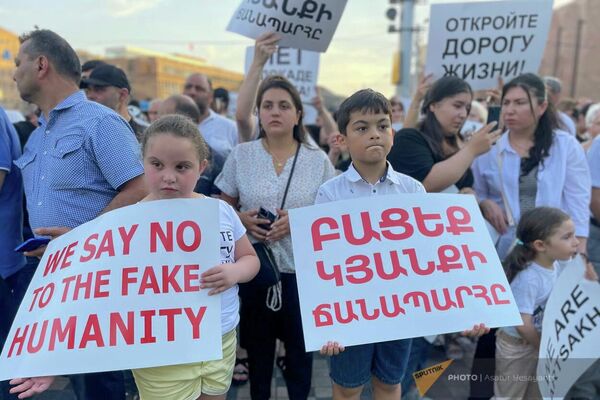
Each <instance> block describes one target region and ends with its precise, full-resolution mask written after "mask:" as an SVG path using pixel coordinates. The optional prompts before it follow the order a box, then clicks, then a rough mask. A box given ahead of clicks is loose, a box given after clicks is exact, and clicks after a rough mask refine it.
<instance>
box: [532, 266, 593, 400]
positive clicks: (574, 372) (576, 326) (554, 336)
mask: <svg viewBox="0 0 600 400" xmlns="http://www.w3.org/2000/svg"><path fill="white" fill-rule="evenodd" d="M584 271H585V267H584V265H583V261H582V259H581V258H576V259H574V260H573V261H571V262H569V263H568V264H567V265H566V267H565V270H564V271H563V273H562V274H561V275H560V276H559V278H558V281H557V282H556V284H555V286H554V289H553V290H552V293H551V294H550V297H549V298H548V301H547V302H546V308H545V309H544V320H543V323H542V339H541V342H540V353H539V358H540V360H539V362H538V367H537V375H538V377H540V378H539V379H538V384H539V387H540V391H541V392H542V395H543V396H544V398H556V399H562V398H563V397H564V396H565V395H566V394H567V392H568V391H569V389H570V388H571V386H572V385H573V383H575V381H576V380H577V379H578V378H579V377H580V376H581V374H583V373H584V372H585V371H586V370H587V369H588V368H589V367H590V366H591V365H592V364H593V363H594V362H595V361H597V360H598V357H600V346H598V343H600V284H599V283H598V282H592V281H589V280H587V279H585V278H584Z"/></svg>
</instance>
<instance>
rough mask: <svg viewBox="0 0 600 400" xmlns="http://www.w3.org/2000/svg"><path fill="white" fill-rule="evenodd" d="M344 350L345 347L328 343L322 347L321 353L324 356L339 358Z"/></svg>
mask: <svg viewBox="0 0 600 400" xmlns="http://www.w3.org/2000/svg"><path fill="white" fill-rule="evenodd" d="M344 350H345V348H344V346H341V345H340V344H339V343H338V342H327V344H325V345H323V347H321V350H320V351H319V353H321V354H323V355H324V356H337V355H338V354H340V353H341V352H342V351H344Z"/></svg>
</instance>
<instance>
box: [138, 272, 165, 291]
mask: <svg viewBox="0 0 600 400" xmlns="http://www.w3.org/2000/svg"><path fill="white" fill-rule="evenodd" d="M146 289H151V290H152V292H154V294H157V293H160V288H159V287H158V281H157V280H156V275H154V269H153V268H152V267H151V266H147V267H146V268H144V275H142V283H141V284H140V289H139V291H138V294H144V293H146Z"/></svg>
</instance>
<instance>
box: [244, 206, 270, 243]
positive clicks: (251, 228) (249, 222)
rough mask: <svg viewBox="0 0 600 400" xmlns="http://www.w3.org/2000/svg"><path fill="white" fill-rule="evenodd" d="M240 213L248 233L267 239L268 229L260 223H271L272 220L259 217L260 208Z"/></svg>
mask: <svg viewBox="0 0 600 400" xmlns="http://www.w3.org/2000/svg"><path fill="white" fill-rule="evenodd" d="M238 215H239V217H240V220H241V221H242V225H244V228H246V230H247V231H248V233H250V234H251V235H252V236H254V237H255V238H256V239H258V240H260V241H265V239H266V238H267V233H268V231H266V230H264V229H263V228H261V227H260V226H259V225H263V224H265V225H269V224H270V223H271V221H269V220H268V219H264V218H257V217H256V216H257V215H258V210H248V211H244V212H240V213H238Z"/></svg>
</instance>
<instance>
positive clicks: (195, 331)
mask: <svg viewBox="0 0 600 400" xmlns="http://www.w3.org/2000/svg"><path fill="white" fill-rule="evenodd" d="M183 311H185V315H187V317H188V320H189V321H190V325H192V337H193V338H194V339H200V323H201V322H202V318H204V313H205V312H206V307H205V306H204V307H200V308H199V309H198V313H197V314H194V311H193V310H192V309H191V308H189V307H186V308H184V309H183Z"/></svg>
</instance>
